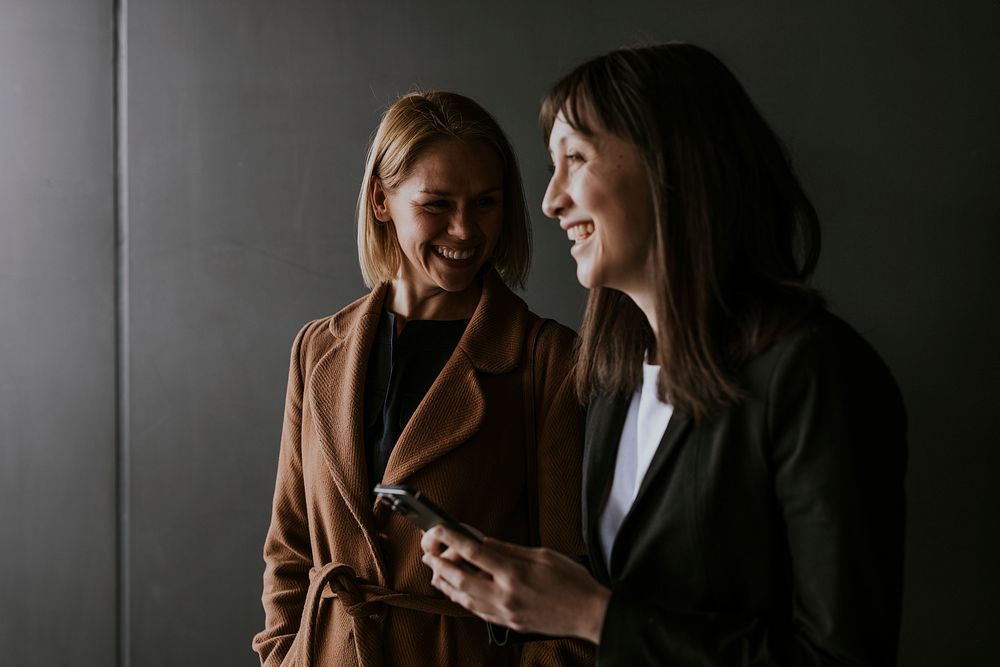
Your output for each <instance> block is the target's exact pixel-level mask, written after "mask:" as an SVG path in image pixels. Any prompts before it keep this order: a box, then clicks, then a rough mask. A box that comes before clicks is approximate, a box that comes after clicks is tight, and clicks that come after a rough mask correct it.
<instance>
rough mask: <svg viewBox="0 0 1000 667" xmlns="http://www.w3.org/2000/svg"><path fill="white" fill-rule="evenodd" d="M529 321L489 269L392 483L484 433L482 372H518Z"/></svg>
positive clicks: (402, 442)
mask: <svg viewBox="0 0 1000 667" xmlns="http://www.w3.org/2000/svg"><path fill="white" fill-rule="evenodd" d="M527 322H528V308H527V306H526V305H525V303H524V302H523V301H522V300H521V299H520V298H518V297H517V296H516V295H515V294H514V293H513V292H511V291H510V290H509V289H508V288H507V286H506V285H504V284H503V281H502V280H501V279H500V277H499V276H498V275H497V274H496V273H495V272H494V271H492V270H488V271H487V273H486V275H485V276H484V278H483V291H482V295H481V296H480V298H479V304H478V305H477V306H476V310H475V312H474V313H473V315H472V319H471V320H470V321H469V325H468V327H466V330H465V334H464V335H463V336H462V339H461V340H460V341H459V343H458V346H457V347H456V348H455V352H454V353H453V354H452V355H451V358H450V359H448V362H447V363H446V364H445V365H444V368H442V369H441V373H440V374H439V375H438V377H437V379H436V380H435V381H434V384H432V385H431V388H430V389H429V390H428V392H427V395H426V396H424V399H423V400H422V401H421V402H420V405H418V406H417V409H416V410H415V411H414V413H413V416H412V417H410V421H409V423H408V424H407V425H406V428H405V429H403V432H402V433H401V434H400V436H399V440H398V441H397V442H396V446H395V447H394V448H393V450H392V454H391V455H390V457H389V461H388V464H387V465H386V470H385V475H384V478H383V479H384V481H385V483H386V484H399V483H401V482H402V481H403V480H405V479H406V478H407V477H410V476H412V475H413V474H414V473H415V472H417V471H418V470H420V469H422V468H424V467H425V466H427V465H428V464H430V463H432V462H433V461H435V460H436V459H439V458H441V457H442V456H444V455H445V454H447V453H448V452H450V451H452V450H453V449H455V448H456V447H458V446H460V445H461V444H462V443H463V442H465V441H467V440H469V439H470V438H471V437H473V436H474V435H475V434H476V432H478V431H479V429H480V427H481V426H482V423H483V419H484V417H485V415H486V398H485V396H484V394H483V388H482V385H481V383H480V381H479V374H480V373H505V372H509V371H511V370H513V369H515V368H517V365H518V363H519V362H520V358H521V347H522V342H523V340H524V335H525V331H526V330H527Z"/></svg>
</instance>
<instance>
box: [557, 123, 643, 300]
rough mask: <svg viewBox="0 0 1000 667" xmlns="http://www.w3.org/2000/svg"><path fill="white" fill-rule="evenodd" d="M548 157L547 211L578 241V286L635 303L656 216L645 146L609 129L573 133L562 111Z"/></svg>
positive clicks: (575, 245)
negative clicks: (550, 166) (607, 290)
mask: <svg viewBox="0 0 1000 667" xmlns="http://www.w3.org/2000/svg"><path fill="white" fill-rule="evenodd" d="M589 124H590V125H591V127H594V126H595V125H596V124H594V123H589ZM549 155H550V157H551V158H552V164H553V167H554V171H553V173H552V178H551V180H550V181H549V186H548V188H547V189H546V191H545V198H544V199H543V200H542V209H543V210H544V211H545V215H547V216H549V217H550V218H556V219H558V220H559V225H560V226H561V227H562V228H563V229H564V230H566V234H567V235H568V236H569V239H570V240H571V241H573V247H572V249H571V250H570V253H571V254H572V255H573V259H575V260H576V277H577V279H578V280H579V281H580V284H581V285H583V286H584V287H588V288H593V287H610V288H612V289H616V290H619V291H622V292H625V293H626V294H628V295H630V296H632V297H633V299H635V298H636V297H637V296H640V295H642V294H645V293H646V292H648V291H649V290H650V286H649V284H648V283H649V278H648V276H649V275H650V274H649V272H648V268H649V266H650V261H651V258H652V248H653V245H654V243H653V241H654V238H653V236H654V235H653V224H654V220H653V218H654V214H653V199H652V193H651V192H650V188H649V181H648V180H647V177H646V171H645V168H644V166H643V161H642V156H641V155H640V153H639V149H638V148H637V147H636V146H635V145H634V144H632V143H630V142H628V141H625V140H624V139H621V138H619V137H617V136H615V135H612V134H610V133H608V132H605V131H603V130H599V129H598V130H595V131H594V132H593V133H587V134H585V133H583V132H580V131H578V130H575V129H573V127H572V126H571V125H570V124H569V123H567V122H566V119H565V118H564V117H563V115H562V114H560V115H558V116H557V117H556V120H555V123H554V124H553V126H552V132H551V133H550V134H549Z"/></svg>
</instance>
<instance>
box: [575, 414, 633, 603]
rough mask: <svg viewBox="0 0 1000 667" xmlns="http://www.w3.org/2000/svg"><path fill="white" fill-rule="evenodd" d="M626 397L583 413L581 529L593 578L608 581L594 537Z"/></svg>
mask: <svg viewBox="0 0 1000 667" xmlns="http://www.w3.org/2000/svg"><path fill="white" fill-rule="evenodd" d="M628 405H629V400H628V397H626V396H623V395H614V396H600V397H598V398H595V399H594V400H593V401H591V403H590V406H589V407H588V409H587V430H586V435H585V437H584V451H583V525H584V531H585V532H584V538H585V540H586V543H587V550H588V552H589V555H590V563H591V569H592V571H593V574H594V576H595V577H596V578H597V579H598V580H599V581H602V582H604V583H608V582H609V581H610V577H609V574H608V563H606V562H605V561H604V553H603V551H602V550H601V542H600V539H599V536H598V532H599V530H600V516H601V512H602V511H603V509H604V504H605V502H607V498H608V492H609V491H610V489H611V482H612V480H614V469H615V459H616V457H617V456H618V444H619V442H620V441H621V433H622V427H623V426H624V424H625V417H626V415H627V414H628Z"/></svg>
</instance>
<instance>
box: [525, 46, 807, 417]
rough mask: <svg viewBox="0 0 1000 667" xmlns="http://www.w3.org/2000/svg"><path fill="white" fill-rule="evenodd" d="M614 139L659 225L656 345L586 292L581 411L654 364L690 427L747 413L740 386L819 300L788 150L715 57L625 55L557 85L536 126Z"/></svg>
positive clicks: (682, 50) (622, 308)
mask: <svg viewBox="0 0 1000 667" xmlns="http://www.w3.org/2000/svg"><path fill="white" fill-rule="evenodd" d="M560 114H561V115H562V117H563V118H565V120H566V121H567V122H568V123H569V124H570V125H571V126H572V127H573V128H574V129H575V130H577V131H578V132H582V133H584V134H592V133H593V132H594V131H595V130H603V131H606V132H610V133H611V134H614V135H616V136H618V137H620V138H622V139H625V140H626V141H629V142H631V143H633V144H634V145H635V146H637V147H638V149H639V151H640V153H641V155H642V157H643V161H644V165H645V170H646V174H647V177H648V178H649V183H650V190H651V192H652V193H653V200H654V201H653V210H654V215H655V237H654V239H655V240H654V243H655V244H656V252H655V253H654V254H655V258H654V261H653V268H652V271H651V274H650V276H649V280H650V281H651V282H652V283H653V285H654V286H655V299H656V304H655V305H656V321H657V329H658V331H659V332H660V335H659V336H658V337H654V335H653V332H652V329H651V328H650V327H649V323H648V321H647V320H646V318H645V316H644V315H643V313H642V311H640V310H639V308H638V306H636V305H635V304H634V303H633V302H632V300H631V299H629V298H628V297H627V296H625V295H624V294H622V293H621V292H618V291H615V290H612V289H609V288H601V287H598V288H595V289H592V290H591V291H590V296H589V298H588V301H587V309H586V313H585V314H584V318H583V327H582V331H581V339H582V340H581V344H580V349H579V357H578V364H577V371H576V372H577V376H576V384H577V391H578V394H579V395H580V397H581V399H583V400H588V399H590V398H593V397H594V396H595V395H597V394H601V393H605V394H607V393H616V392H631V391H633V390H634V389H635V388H636V387H637V386H638V384H639V382H640V380H641V374H642V370H641V369H642V360H643V357H644V355H645V353H646V351H647V350H649V351H651V352H652V351H655V355H656V358H657V360H658V362H659V364H660V366H661V371H660V376H659V382H658V388H659V393H660V397H661V398H662V399H664V400H669V401H670V402H671V403H673V405H674V407H675V409H676V410H678V411H679V412H681V413H682V414H687V415H689V416H691V417H693V418H694V419H695V420H701V419H703V418H705V417H708V416H710V415H711V414H713V413H714V412H716V411H717V410H719V409H720V408H722V407H724V406H726V405H728V404H731V403H733V402H735V401H737V400H739V398H740V396H741V388H740V387H739V386H738V383H737V381H736V374H737V373H738V371H739V370H740V368H741V367H742V366H743V365H744V364H745V363H746V361H747V360H748V359H749V358H750V357H751V356H753V355H754V354H756V353H758V352H760V351H761V350H763V349H764V348H766V347H767V346H768V345H770V344H772V343H773V342H774V341H775V339H776V338H778V337H779V336H780V335H781V334H782V333H783V332H785V331H787V330H788V329H789V328H790V327H792V326H794V325H795V324H796V323H797V322H799V321H801V320H802V319H804V318H805V317H807V316H808V315H809V314H810V313H812V312H813V311H815V310H816V309H817V308H820V307H822V304H823V300H822V297H820V296H819V294H818V293H817V292H816V291H815V290H813V289H812V288H810V287H809V286H808V285H807V284H806V283H807V280H808V279H809V277H810V275H811V274H812V272H813V269H814V268H815V266H816V261H817V259H818V258H819V250H820V230H819V221H818V219H817V216H816V211H815V209H814V208H813V206H812V204H811V203H810V201H809V199H808V198H807V197H806V194H805V192H804V191H803V189H802V186H801V184H800V183H799V180H798V178H797V177H796V176H795V173H794V171H793V170H792V166H791V163H790V161H789V158H788V156H787V153H786V151H785V149H784V147H783V146H782V144H781V142H780V140H779V139H778V137H777V136H776V135H775V133H774V132H773V131H772V130H771V128H770V127H769V126H768V125H767V123H766V122H765V120H764V119H763V117H762V116H761V114H760V112H759V111H757V109H756V107H755V106H754V104H753V102H752V101H751V100H750V98H749V96H748V95H747V94H746V91H744V90H743V87H742V86H741V85H740V83H739V82H738V81H737V80H736V78H735V77H734V76H733V74H732V73H731V72H730V71H729V69H727V68H726V66H725V65H723V64H722V62H721V61H719V59H718V58H716V57H715V56H713V55H712V54H711V53H709V52H708V51H706V50H704V49H702V48H699V47H697V46H693V45H691V44H682V43H670V44H662V45H658V46H650V47H644V48H634V49H621V50H617V51H612V52H611V53H608V54H606V55H603V56H600V57H598V58H594V59H593V60H590V61H588V62H586V63H584V64H582V65H580V66H579V67H577V68H576V69H574V70H573V71H572V72H570V73H569V74H568V75H567V76H566V77H564V78H563V79H562V80H560V81H559V82H558V83H556V84H555V85H554V86H553V87H552V89H551V91H550V92H549V94H548V95H547V97H546V98H545V100H544V102H543V105H542V110H541V116H540V122H541V125H542V130H543V133H544V135H545V139H546V143H547V140H548V137H549V134H550V133H551V131H552V126H553V124H554V122H555V119H556V116H557V115H560Z"/></svg>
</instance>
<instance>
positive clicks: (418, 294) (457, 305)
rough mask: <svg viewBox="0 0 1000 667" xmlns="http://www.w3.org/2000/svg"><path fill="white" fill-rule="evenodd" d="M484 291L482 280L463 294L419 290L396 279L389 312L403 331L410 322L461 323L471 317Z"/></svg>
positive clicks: (436, 289)
mask: <svg viewBox="0 0 1000 667" xmlns="http://www.w3.org/2000/svg"><path fill="white" fill-rule="evenodd" d="M482 291H483V282H482V279H481V278H477V279H476V281H475V282H474V283H472V284H471V285H469V286H468V287H467V288H466V289H464V290H462V291H461V292H448V291H446V290H443V289H441V288H440V287H437V286H434V287H431V288H427V287H422V286H416V285H414V284H413V283H411V282H409V281H406V280H401V279H399V278H397V279H396V280H393V281H392V283H391V284H390V285H389V294H388V295H387V296H386V308H387V309H388V310H389V311H390V312H392V313H394V314H395V315H396V321H397V323H398V325H397V326H398V328H399V329H400V330H402V328H403V326H404V325H405V324H406V322H408V321H410V320H462V319H467V318H470V317H472V313H474V312H475V310H476V306H478V305H479V297H480V295H481V294H482Z"/></svg>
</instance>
